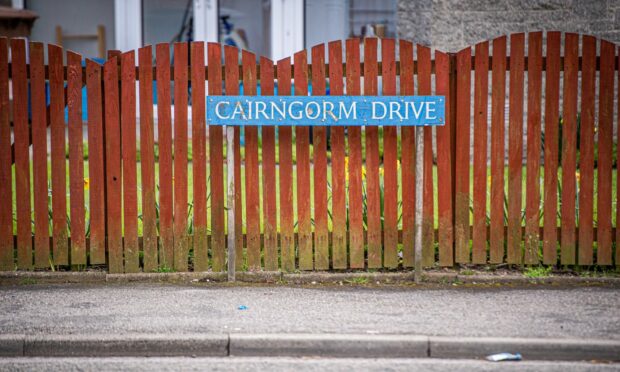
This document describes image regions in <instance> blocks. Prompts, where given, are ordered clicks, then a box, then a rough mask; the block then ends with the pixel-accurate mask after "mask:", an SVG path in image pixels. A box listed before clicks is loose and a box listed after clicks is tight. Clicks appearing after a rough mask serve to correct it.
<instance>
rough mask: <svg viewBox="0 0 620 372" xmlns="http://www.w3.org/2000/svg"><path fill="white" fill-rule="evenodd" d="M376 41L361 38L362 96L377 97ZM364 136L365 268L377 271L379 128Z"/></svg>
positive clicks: (379, 251) (379, 263)
mask: <svg viewBox="0 0 620 372" xmlns="http://www.w3.org/2000/svg"><path fill="white" fill-rule="evenodd" d="M377 43H378V40H377V39H376V38H366V39H364V95H377V94H379V90H378V75H379V69H378V63H377ZM364 132H365V134H366V154H365V155H366V171H365V172H363V173H362V174H364V173H365V175H366V230H367V234H368V267H369V268H380V267H382V266H383V263H382V253H383V252H382V251H383V249H382V248H383V247H382V244H381V241H382V236H381V235H382V231H381V230H382V229H381V185H380V178H379V165H380V163H381V155H380V154H379V128H378V127H375V126H371V127H365V128H364Z"/></svg>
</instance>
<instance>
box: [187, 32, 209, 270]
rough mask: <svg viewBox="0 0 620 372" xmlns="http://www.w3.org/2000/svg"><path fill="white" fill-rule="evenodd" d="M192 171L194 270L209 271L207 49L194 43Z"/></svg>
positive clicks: (199, 43)
mask: <svg viewBox="0 0 620 372" xmlns="http://www.w3.org/2000/svg"><path fill="white" fill-rule="evenodd" d="M190 49H191V63H190V65H191V82H192V170H193V173H194V174H193V176H194V177H193V185H192V186H193V188H194V242H193V243H194V244H193V246H194V271H207V270H208V269H209V251H208V247H207V241H208V239H209V236H208V234H209V231H208V228H207V137H206V135H207V133H206V116H205V96H206V95H205V68H204V66H205V48H204V43H203V42H193V43H191V48H190Z"/></svg>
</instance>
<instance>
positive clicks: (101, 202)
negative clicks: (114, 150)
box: [86, 56, 150, 265]
mask: <svg viewBox="0 0 620 372" xmlns="http://www.w3.org/2000/svg"><path fill="white" fill-rule="evenodd" d="M149 58H150V56H149ZM101 89H102V80H101V66H100V65H99V64H98V63H97V62H95V61H93V60H90V59H87V60H86V92H87V105H88V106H87V110H88V149H89V152H88V185H89V186H88V189H89V199H90V207H89V212H90V246H89V254H90V256H89V263H90V264H91V265H93V264H105V239H106V230H105V213H106V212H105V211H106V208H105V175H104V156H103V155H104V147H103V146H104V144H103V140H104V133H103V112H102V109H103V101H102V93H101Z"/></svg>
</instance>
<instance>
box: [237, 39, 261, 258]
mask: <svg viewBox="0 0 620 372" xmlns="http://www.w3.org/2000/svg"><path fill="white" fill-rule="evenodd" d="M241 63H242V66H243V95H245V96H255V95H256V80H257V79H256V55H254V53H250V52H248V51H245V50H244V51H242V52H241ZM243 130H244V132H245V213H246V228H247V237H248V238H247V254H248V267H249V269H250V270H260V268H261V239H260V193H259V192H260V188H259V186H258V185H259V184H260V178H259V177H260V176H259V173H258V172H259V169H258V127H255V126H245V127H244V128H243Z"/></svg>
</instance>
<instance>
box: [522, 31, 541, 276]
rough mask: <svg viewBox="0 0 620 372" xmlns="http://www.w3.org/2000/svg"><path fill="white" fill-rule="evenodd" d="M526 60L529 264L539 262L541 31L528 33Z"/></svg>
mask: <svg viewBox="0 0 620 372" xmlns="http://www.w3.org/2000/svg"><path fill="white" fill-rule="evenodd" d="M527 61H528V62H527V67H528V72H527V172H526V188H525V238H524V240H525V257H524V260H525V263H526V264H529V265H533V264H537V263H538V261H539V259H538V253H539V239H538V232H539V225H540V141H541V139H540V135H541V108H540V106H541V95H542V32H530V33H529V35H528V60H527Z"/></svg>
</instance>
